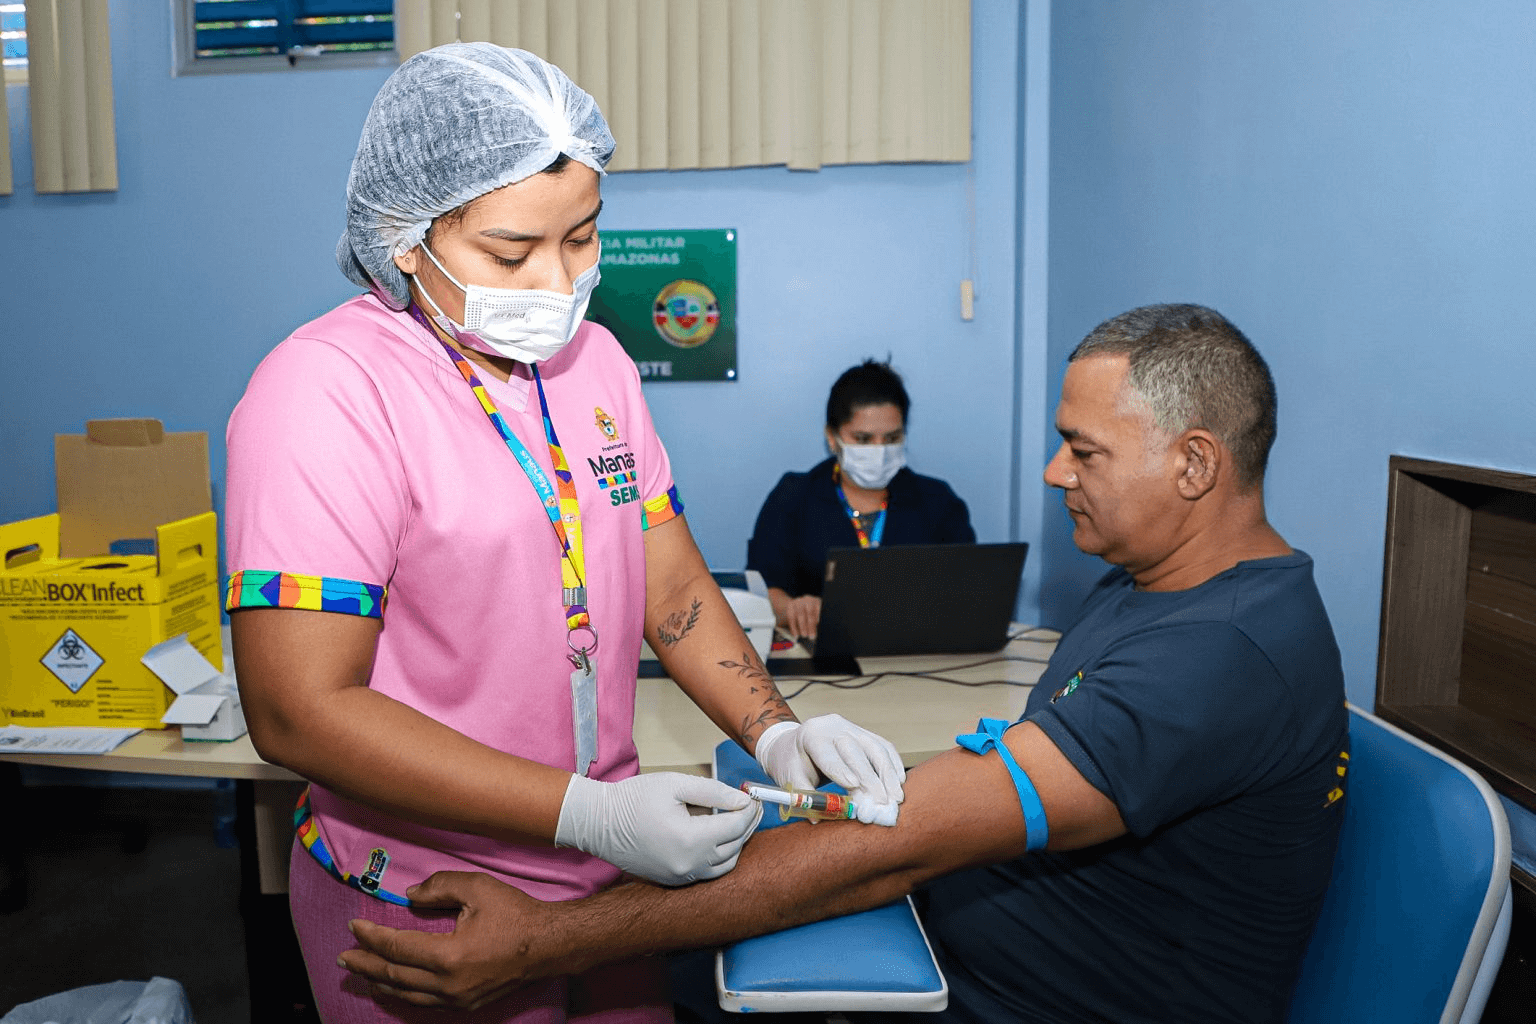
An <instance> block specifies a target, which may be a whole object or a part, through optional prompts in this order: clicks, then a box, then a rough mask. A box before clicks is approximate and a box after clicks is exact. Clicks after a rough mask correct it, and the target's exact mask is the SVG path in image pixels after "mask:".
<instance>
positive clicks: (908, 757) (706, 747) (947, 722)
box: [0, 626, 1058, 895]
mask: <svg viewBox="0 0 1536 1024" xmlns="http://www.w3.org/2000/svg"><path fill="white" fill-rule="evenodd" d="M1012 634H1013V635H1015V636H1020V639H1017V640H1013V641H1011V642H1010V643H1009V644H1008V646H1007V647H1005V648H1004V649H1003V650H1001V651H999V652H997V653H995V654H962V655H926V656H915V657H903V658H863V659H861V660H860V662H859V665H860V667H861V668H862V669H863V670H864V672H865V675H862V676H859V677H856V678H847V677H825V678H822V681H813V678H820V677H803V678H790V677H779V678H777V679H776V680H775V681H776V682H777V683H778V686H779V690H780V692H782V693H783V694H785V696H786V699H787V700H788V701H789V705H790V707H792V708H793V709H794V711H795V714H797V715H798V716H800V718H802V719H806V718H814V717H815V716H817V715H825V714H829V713H831V712H836V713H838V714H840V715H843V716H844V717H845V718H849V719H851V720H853V721H855V722H857V723H858V724H860V725H862V726H864V727H865V728H867V729H870V730H872V731H873V732H876V733H879V734H880V735H881V736H884V737H885V738H886V739H888V740H890V741H891V742H892V743H894V744H895V745H896V749H897V750H898V751H900V752H901V756H902V760H903V761H904V762H905V763H906V764H907V765H908V766H911V765H915V764H919V763H921V762H922V761H925V760H927V759H928V758H930V757H932V756H933V755H935V754H937V753H940V752H941V751H944V750H948V749H949V748H950V747H952V746H954V743H955V735H956V734H957V733H961V732H969V731H971V730H972V729H973V728H974V727H975V725H976V719H978V718H980V717H982V716H984V715H985V716H990V717H993V718H1005V719H1008V720H1010V721H1011V720H1012V719H1014V718H1017V717H1018V716H1019V715H1020V714H1021V713H1022V712H1023V710H1024V703H1025V701H1027V700H1028V699H1029V691H1030V689H1031V688H1032V687H1033V686H1034V683H1035V681H1036V680H1038V679H1039V678H1040V674H1041V672H1043V671H1044V669H1045V662H1046V661H1047V660H1048V659H1049V658H1050V656H1051V652H1052V651H1053V650H1055V648H1056V640H1057V638H1058V634H1057V633H1056V632H1054V631H1053V630H1048V629H1033V630H1032V629H1030V628H1029V627H1024V626H1018V627H1015V628H1014V629H1013V630H1012ZM796 653H797V651H787V652H785V654H786V655H791V654H796ZM946 680H947V681H946ZM722 738H723V737H722V734H721V732H720V730H719V729H718V728H717V727H716V726H715V724H714V723H713V722H711V721H710V720H709V719H708V718H706V717H705V715H704V713H703V712H702V711H700V710H699V709H698V707H696V706H695V705H694V703H693V702H692V701H690V700H689V699H688V697H687V696H686V695H684V693H683V692H682V691H681V690H679V689H678V688H677V687H676V686H675V685H673V683H672V681H671V680H670V679H642V680H640V684H639V692H638V694H637V696H636V702H635V745H636V747H637V748H638V749H639V753H640V770H641V771H645V772H655V771H681V772H690V773H693V774H696V775H707V774H709V764H710V759H711V757H712V754H713V752H714V748H715V744H717V743H719V742H720V740H721V739H722ZM0 760H6V761H15V762H18V763H21V764H37V765H49V766H51V767H55V768H84V769H90V770H94V771H112V772H139V773H145V774H153V775H192V776H201V777H205V778H216V779H236V780H239V781H241V782H243V783H248V784H249V785H250V786H251V787H252V792H253V805H254V814H255V822H254V825H255V836H256V862H257V868H258V871H259V873H260V881H261V892H262V893H263V894H264V895H272V894H278V893H286V892H287V891H288V849H289V846H290V845H291V843H292V842H293V824H292V813H293V805H294V801H295V800H296V799H297V798H298V793H299V791H300V790H301V789H302V788H303V781H302V780H301V779H300V778H299V777H298V776H297V775H295V774H293V773H292V772H290V771H288V769H286V768H279V767H278V766H277V765H274V764H269V763H267V762H266V761H263V760H262V759H261V757H260V756H258V755H257V753H256V749H255V748H254V747H253V746H251V738H250V736H249V735H246V736H242V737H241V738H240V739H238V740H234V741H233V742H230V743H208V742H186V741H184V740H182V738H181V731H180V730H179V729H160V730H145V731H144V732H141V733H139V734H138V735H137V736H134V737H133V738H132V739H130V740H128V741H127V742H125V743H123V744H122V745H121V746H120V747H118V748H117V749H116V750H114V751H112V753H110V754H101V755H84V754H7V753H0Z"/></svg>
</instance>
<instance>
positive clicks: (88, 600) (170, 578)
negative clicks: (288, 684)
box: [0, 420, 224, 729]
mask: <svg viewBox="0 0 1536 1024" xmlns="http://www.w3.org/2000/svg"><path fill="white" fill-rule="evenodd" d="M54 455H55V475H56V478H57V487H58V498H59V511H58V512H57V513H55V514H53V515H46V516H38V517H37V518H35V519H24V520H21V521H20V522H15V523H7V524H5V525H3V526H0V556H3V559H4V561H3V564H0V725H4V724H8V723H10V724H16V725H32V726H77V725H106V726H133V727H139V728H146V729H160V728H164V725H163V723H162V722H161V720H160V719H161V716H162V715H163V714H164V713H165V711H166V709H167V708H168V707H169V706H170V704H171V701H172V699H173V698H174V696H175V695H174V694H173V693H172V691H171V690H170V689H169V688H167V687H166V686H165V685H164V684H163V683H161V682H160V680H159V679H158V678H156V677H155V675H154V674H153V673H152V672H151V671H150V670H149V669H148V668H147V667H146V666H145V665H144V664H142V663H141V662H140V660H139V659H140V657H141V656H142V655H143V654H144V653H145V652H146V651H147V650H149V648H150V647H152V646H154V645H155V644H157V643H159V642H161V641H162V640H165V639H167V638H169V637H173V636H176V635H177V634H181V633H185V634H186V635H187V637H188V639H189V641H190V642H191V644H192V645H193V646H194V647H195V648H196V649H197V651H198V652H199V653H200V654H201V655H202V656H203V657H204V658H206V659H208V661H209V663H210V664H212V665H222V664H223V657H224V655H223V647H222V643H221V639H220V632H219V573H218V523H217V520H216V519H215V517H214V514H213V512H212V511H211V507H212V500H211V491H210V488H209V482H208V437H207V435H206V434H204V433H200V432H199V433H181V434H167V433H166V432H165V430H164V428H163V427H162V426H161V424H160V422H159V421H158V420H93V421H91V422H90V423H87V424H86V433H85V434H84V435H60V436H59V437H57V438H55V444H54Z"/></svg>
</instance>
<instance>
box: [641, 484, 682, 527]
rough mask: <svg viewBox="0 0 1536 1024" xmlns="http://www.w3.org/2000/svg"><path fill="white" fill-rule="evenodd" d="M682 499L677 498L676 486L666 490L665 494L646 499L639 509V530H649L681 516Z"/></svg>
mask: <svg viewBox="0 0 1536 1024" xmlns="http://www.w3.org/2000/svg"><path fill="white" fill-rule="evenodd" d="M682 511H683V499H682V498H679V497H678V496H677V485H676V484H673V485H672V486H671V487H668V488H667V493H666V494H658V495H656V497H654V498H650V499H648V500H647V501H646V502H645V504H644V505H642V506H641V507H640V529H642V530H649V529H650V528H651V527H653V526H660V525H661V524H662V523H664V522H666V521H667V520H668V519H675V518H677V517H678V516H679V515H681V514H682Z"/></svg>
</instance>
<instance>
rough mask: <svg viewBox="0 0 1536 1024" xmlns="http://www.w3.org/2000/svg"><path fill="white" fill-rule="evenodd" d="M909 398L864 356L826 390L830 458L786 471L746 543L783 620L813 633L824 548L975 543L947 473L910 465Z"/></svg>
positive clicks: (794, 631) (885, 369) (882, 366)
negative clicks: (945, 476)
mask: <svg viewBox="0 0 1536 1024" xmlns="http://www.w3.org/2000/svg"><path fill="white" fill-rule="evenodd" d="M910 405H911V401H910V400H909V399H908V398H907V389H906V388H905V387H903V386H902V383H901V377H900V376H898V375H897V373H896V371H895V370H893V369H891V367H890V364H888V363H877V362H875V361H874V360H872V359H871V360H866V361H865V362H863V363H862V364H860V365H858V366H855V367H853V368H852V369H850V370H848V371H847V372H845V373H844V374H843V375H842V376H841V377H839V378H837V383H835V384H833V385H832V393H831V395H829V396H828V397H827V447H828V448H829V449H830V450H831V452H832V457H831V458H828V459H825V460H824V461H822V462H821V463H819V464H818V465H816V466H815V467H813V468H812V469H811V471H810V472H808V473H785V474H784V476H783V478H782V479H781V480H779V482H778V484H777V485H776V486H775V487H774V489H773V493H771V494H769V495H768V500H767V501H765V502H763V509H762V511H761V512H759V513H758V514H757V526H756V527H755V528H754V529H753V531H752V539H751V540H750V541H748V542H747V568H748V569H756V570H757V571H758V572H760V573H762V574H763V580H764V582H766V583H767V584H768V596H769V598H770V599H771V600H772V602H773V612H774V616H775V617H776V618H777V620H778V624H779V625H780V626H781V627H782V628H783V629H784V630H785V632H787V633H789V634H790V635H792V636H796V637H802V636H808V637H814V636H815V635H816V621H817V619H818V618H820V616H821V583H822V577H823V575H824V569H825V566H826V560H827V549H828V548H836V547H853V546H854V545H858V546H860V547H879V546H880V545H881V544H970V543H974V542H975V540H976V532H975V531H974V530H972V529H971V516H970V512H969V511H968V510H967V509H966V507H965V502H963V501H961V500H960V497H959V496H958V495H957V494H955V492H954V491H952V490H951V489H950V487H949V485H948V484H946V483H945V482H944V481H942V480H939V479H936V478H934V477H931V476H919V475H918V474H916V473H914V472H912V471H911V470H910V469H907V468H906V450H905V442H906V435H907V409H908V408H909V407H910Z"/></svg>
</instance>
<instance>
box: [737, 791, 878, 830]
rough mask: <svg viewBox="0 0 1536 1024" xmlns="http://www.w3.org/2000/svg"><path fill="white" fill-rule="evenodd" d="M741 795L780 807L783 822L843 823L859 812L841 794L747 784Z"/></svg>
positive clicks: (850, 801) (780, 816)
mask: <svg viewBox="0 0 1536 1024" xmlns="http://www.w3.org/2000/svg"><path fill="white" fill-rule="evenodd" d="M741 791H742V792H743V793H745V794H747V796H749V797H751V798H752V799H753V800H759V801H761V802H763V803H765V804H777V805H778V807H779V818H780V819H781V820H784V821H788V820H789V819H790V818H808V819H810V820H811V821H828V820H837V821H843V820H847V819H850V818H853V817H855V816H856V815H857V814H858V808H856V807H855V806H854V804H853V801H852V800H849V799H848V798H847V797H846V796H843V795H842V794H841V793H823V792H822V791H821V790H806V789H779V788H778V787H777V786H764V785H762V784H760V783H756V782H743V783H742V784H741Z"/></svg>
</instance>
